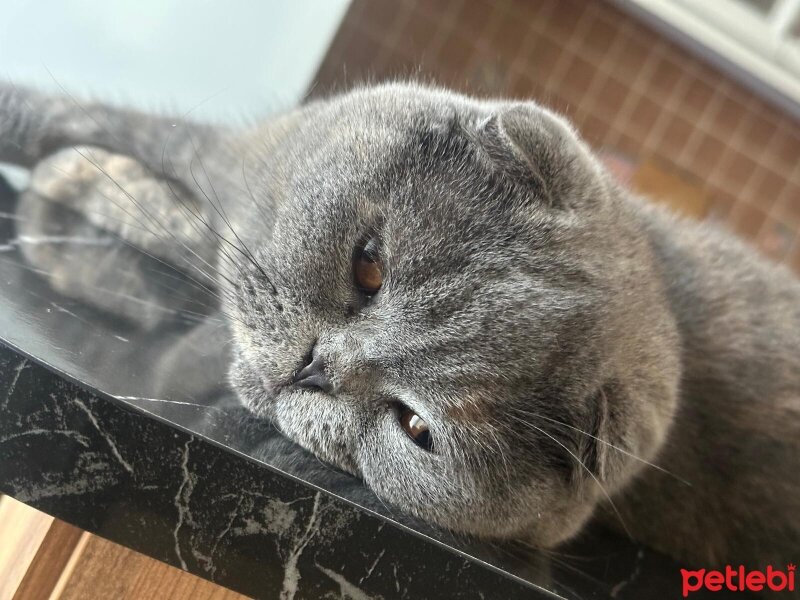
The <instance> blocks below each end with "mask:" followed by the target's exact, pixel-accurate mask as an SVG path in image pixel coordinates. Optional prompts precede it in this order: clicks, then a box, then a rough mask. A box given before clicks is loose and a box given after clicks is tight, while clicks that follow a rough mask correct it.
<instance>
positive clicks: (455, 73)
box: [314, 0, 800, 272]
mask: <svg viewBox="0 0 800 600" xmlns="http://www.w3.org/2000/svg"><path fill="white" fill-rule="evenodd" d="M398 76H399V77H416V78H420V79H423V80H428V81H437V82H441V83H443V84H446V85H448V86H451V87H455V88H458V89H462V90H465V91H469V92H472V93H483V94H500V95H506V96H513V97H517V98H535V99H538V100H540V101H541V102H544V103H545V104H548V105H550V106H551V107H554V108H555V109H557V110H559V111H560V112H562V113H564V114H566V115H567V116H568V117H570V118H571V119H572V120H573V122H575V123H576V125H577V126H578V128H579V129H580V130H581V132H582V133H583V135H584V136H585V137H586V138H587V139H588V140H589V141H590V142H591V143H592V144H593V145H594V146H595V147H596V148H598V149H603V150H606V151H609V150H611V151H613V152H615V153H619V154H621V155H622V156H623V157H627V158H626V160H632V161H633V162H639V161H647V162H656V163H658V164H660V165H663V166H664V168H666V169H668V170H674V171H675V172H676V173H678V174H679V175H680V177H681V178H682V179H683V180H688V181H692V182H695V183H696V185H697V186H700V187H702V188H703V191H704V193H705V194H706V195H707V197H708V198H709V200H710V211H709V216H708V218H712V219H717V220H719V221H721V222H723V223H724V224H725V225H727V226H729V227H730V228H732V229H733V230H734V231H736V232H738V233H739V234H741V235H742V236H744V237H746V238H748V239H750V240H752V241H753V242H754V243H755V244H756V245H757V246H758V247H759V248H760V249H761V250H762V251H764V252H765V253H766V254H768V255H769V256H771V257H773V258H774V259H775V260H778V261H782V262H786V263H787V264H790V265H791V266H792V267H793V268H794V269H795V270H796V271H798V272H800V123H798V122H797V121H795V120H793V119H792V118H791V117H789V116H788V115H785V114H783V113H781V112H780V111H779V110H778V109H776V108H775V107H774V106H772V105H771V104H768V103H767V102H766V101H764V100H761V99H760V98H759V97H758V96H756V95H754V94H753V93H751V92H750V91H749V90H747V89H746V88H743V87H742V86H740V85H739V84H738V83H736V82H735V81H733V80H731V79H729V78H728V77H726V76H724V75H722V74H721V73H719V72H717V71H716V70H714V69H713V68H712V67H710V66H708V65H706V64H705V63H704V62H703V61H701V60H700V59H698V58H696V57H695V56H694V55H692V54H690V53H688V52H686V51H684V50H683V49H681V48H679V47H678V46H676V45H675V44H674V43H672V42H670V41H669V40H667V39H665V38H664V37H662V36H660V35H659V34H657V33H656V32H655V31H653V30H651V29H648V28H647V27H646V26H645V25H643V24H642V23H641V22H640V21H638V20H636V19H634V18H632V17H630V16H628V15H627V14H626V13H624V12H623V11H621V10H620V9H618V8H617V7H616V6H614V5H613V4H611V3H609V2H608V1H607V0H499V1H491V2H490V1H488V0H354V2H353V5H352V7H351V9H350V11H349V13H348V14H347V16H346V18H345V20H344V23H343V25H342V27H341V29H340V31H339V32H338V34H337V36H336V38H335V40H334V43H333V45H332V47H331V50H330V52H329V54H328V56H327V58H326V60H325V62H324V63H323V65H322V67H321V69H320V71H319V73H318V81H317V85H316V87H315V89H314V93H322V92H326V91H330V90H331V89H342V88H346V87H347V86H349V85H351V84H353V83H356V82H362V81H364V80H366V79H376V80H380V79H384V78H386V77H398Z"/></svg>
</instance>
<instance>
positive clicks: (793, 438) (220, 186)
mask: <svg viewBox="0 0 800 600" xmlns="http://www.w3.org/2000/svg"><path fill="white" fill-rule="evenodd" d="M73 147H75V149H73ZM0 160H4V161H8V162H12V163H15V164H18V165H22V166H26V167H28V168H31V169H33V177H32V182H31V188H30V190H29V193H30V194H32V197H31V198H29V200H28V201H27V203H26V201H25V199H24V198H23V202H22V207H25V206H27V207H28V208H27V209H25V210H29V211H31V212H30V214H29V215H28V216H29V218H28V219H27V220H26V222H28V223H29V225H28V226H30V227H34V228H36V227H39V228H42V227H44V225H43V223H46V221H47V210H45V209H43V208H42V206H44V205H41V204H40V205H35V204H34V202H35V199H34V197H41V198H45V199H46V201H47V202H55V203H61V204H63V205H66V206H69V207H70V209H71V210H73V211H75V212H77V213H79V214H82V215H84V216H85V217H86V219H88V220H90V221H92V222H93V223H94V225H95V226H97V227H101V228H106V229H108V230H112V231H114V232H116V233H117V234H119V235H122V236H123V237H125V238H126V239H129V240H130V241H131V243H132V244H133V245H135V246H138V247H140V248H142V249H144V250H147V251H148V252H151V253H153V254H154V255H156V256H158V257H160V258H161V259H162V260H165V261H169V262H170V263H171V264H175V265H179V266H180V268H182V269H184V270H185V272H186V273H187V274H189V275H191V276H192V277H193V278H194V280H195V281H196V282H197V285H198V286H202V287H203V288H205V289H212V290H213V291H214V294H215V295H218V296H219V298H220V302H221V310H222V312H223V314H224V315H225V316H226V318H227V322H228V325H229V328H230V331H231V333H232V335H233V339H234V343H233V349H232V351H233V359H232V362H231V366H230V372H229V380H230V383H231V385H232V386H233V387H234V388H235V390H236V391H237V393H238V396H239V398H240V399H241V402H242V403H243V404H244V405H245V406H246V407H247V408H248V409H249V411H251V413H252V414H253V415H255V416H256V417H258V418H260V419H267V420H269V421H270V422H272V423H273V424H274V425H275V427H277V428H278V429H279V430H280V431H281V432H283V433H284V434H285V435H286V436H287V437H288V438H290V439H291V440H294V441H295V442H297V443H298V444H300V445H301V446H302V447H304V448H306V449H307V450H310V451H311V452H313V453H314V454H316V455H317V456H318V457H319V458H321V459H322V460H323V461H326V462H327V463H329V464H331V465H334V466H335V467H338V468H339V469H342V470H344V471H346V472H349V473H351V474H353V475H355V476H357V477H359V478H361V479H363V481H364V482H365V483H366V485H367V486H368V487H369V488H370V489H372V490H373V491H374V492H375V493H376V494H377V495H378V496H379V497H380V498H381V499H382V500H383V501H385V502H387V503H389V504H391V505H394V506H396V507H398V508H400V509H402V510H404V511H407V512H408V513H410V514H412V515H414V516H416V517H418V518H420V519H423V520H425V521H428V522H431V523H433V524H435V525H437V526H440V527H443V528H445V529H449V530H453V531H456V532H460V533H466V534H471V535H475V536H478V537H479V538H489V539H516V540H522V541H524V542H526V543H529V544H531V545H533V546H537V547H541V548H550V547H553V546H556V545H558V544H560V543H562V542H564V541H565V540H568V539H570V538H571V537H573V536H575V535H576V534H577V533H578V532H580V531H581V530H582V528H583V527H584V526H585V525H586V524H587V522H588V521H589V520H590V519H591V518H592V517H595V518H597V519H599V520H601V521H604V522H607V523H608V524H610V525H612V526H614V527H617V528H619V529H621V530H622V531H624V532H626V533H627V534H628V535H630V536H632V537H633V538H634V539H637V540H639V541H641V542H643V543H646V544H648V545H650V546H652V547H654V548H656V549H659V550H661V551H664V552H666V553H668V554H670V555H671V556H673V557H675V558H676V559H678V560H679V561H682V562H684V563H687V564H689V565H693V566H695V567H697V568H699V567H709V568H710V567H713V566H718V565H724V564H726V563H732V564H739V563H743V564H746V565H748V566H749V567H758V566H760V565H766V564H770V563H772V564H778V565H781V564H784V563H785V562H786V561H789V560H796V556H797V554H796V552H797V550H798V548H800V521H799V520H798V519H797V514H798V513H800V481H798V479H797V473H798V472H800V471H799V469H800V282H798V280H797V279H796V278H795V277H794V276H793V274H792V273H790V272H789V271H788V270H787V269H785V268H783V267H779V266H775V265H773V264H771V263H769V262H767V261H766V260H764V259H762V258H760V257H759V256H757V254H756V253H755V252H754V251H753V250H751V249H750V248H748V247H746V246H745V245H744V244H743V243H741V242H739V241H737V240H735V239H734V238H733V237H732V236H730V235H728V234H726V233H723V232H722V231H719V230H717V229H715V228H713V227H712V226H710V225H706V224H697V223H693V222H687V221H684V220H680V219H678V218H677V217H675V216H672V215H670V214H668V213H667V212H665V211H664V210H663V209H661V208H658V207H655V206H654V205H652V204H651V203H649V202H648V201H646V200H644V199H642V198H639V197H637V196H636V195H635V194H633V193H632V192H631V191H629V190H627V189H625V188H624V187H622V186H621V185H620V184H618V183H617V182H615V180H614V179H613V178H612V177H611V176H610V175H609V174H608V173H607V172H606V171H605V169H604V167H603V166H602V165H601V163H600V162H599V161H598V159H597V158H596V157H595V155H594V154H593V153H592V151H591V150H590V148H589V147H588V146H587V144H586V143H585V142H583V141H582V140H581V139H580V137H579V136H578V134H577V132H576V131H575V130H574V129H573V128H572V127H571V126H570V125H569V124H568V122H567V121H566V120H565V119H564V118H563V117H561V116H559V115H557V114H556V113H554V112H552V111H550V110H548V109H546V108H544V107H542V106H540V105H538V104H536V103H534V102H518V101H510V100H502V99H488V100H484V99H474V98H470V97H467V96H463V95H460V94H457V93H454V92H451V91H447V90H445V89H440V88H435V87H429V86H424V85H419V84H416V83H405V82H393V83H386V84H380V85H370V86H365V87H359V88H356V89H353V90H351V91H348V92H346V93H343V94H340V95H335V96H332V97H330V98H326V99H322V100H317V101H313V102H309V103H307V104H305V105H302V106H300V107H298V108H296V109H293V110H291V111H289V112H287V113H285V114H283V115H280V116H278V117H275V118H273V119H270V120H268V121H267V122H265V123H263V124H260V125H259V126H258V127H255V128H252V129H246V130H241V131H239V130H228V129H224V128H220V127H210V126H205V125H201V124H191V123H188V122H186V121H185V120H182V119H177V120H175V119H170V118H165V117H157V116H153V115H147V114H143V113H137V112H132V111H125V110H121V109H117V108H113V107H109V106H106V105H101V104H88V105H83V104H77V103H75V102H74V101H73V100H72V99H70V98H62V97H48V96H45V95H42V94H39V93H37V92H35V91H31V90H27V89H22V88H18V87H14V86H11V85H5V86H2V87H0ZM110 196H113V197H114V201H113V202H112V203H109V197H110ZM126 203H127V207H126ZM35 206H39V208H31V207H35ZM131 206H134V207H135V210H134V211H133V213H135V218H133V221H132V220H131V218H132V217H130V212H131ZM101 208H102V210H101ZM23 209H24V208H23ZM110 213H112V216H108V215H109V214H110ZM103 215H105V216H103ZM177 216H180V218H177ZM151 217H152V218H151ZM165 218H170V219H171V221H170V223H171V224H170V225H169V227H168V228H163V229H160V228H159V226H158V223H159V222H163V220H164V219H165ZM134 221H135V222H136V223H138V224H139V225H142V224H143V223H144V224H145V225H148V227H144V229H145V230H146V231H145V232H144V233H143V232H141V231H137V228H136V227H135V226H134V225H135V223H134ZM152 230H155V231H152ZM37 252H39V253H38V254H37ZM27 255H28V258H29V260H31V262H33V263H34V264H39V265H45V266H49V267H53V266H54V265H55V264H56V263H57V261H58V260H59V257H58V256H57V255H53V254H52V253H51V254H43V253H42V251H38V250H36V249H33V248H32V249H28V250H27ZM87 271H92V269H87ZM71 276H72V277H74V278H76V279H78V280H79V281H85V279H86V278H87V277H88V278H91V277H92V276H93V275H92V274H91V273H73V274H72V275H71ZM67 279H69V276H67ZM54 285H61V289H68V291H69V292H70V293H71V294H72V295H76V296H81V297H83V298H84V299H86V300H87V301H90V302H96V303H101V304H102V301H101V300H100V299H98V298H96V297H95V296H96V294H93V293H92V291H91V289H92V288H91V287H87V286H85V285H75V284H74V282H73V283H71V284H70V283H65V282H63V281H61V282H60V284H59V282H58V281H54ZM105 308H107V309H113V307H110V306H106V307H105ZM126 310H127V311H128V312H127V313H126V314H127V316H128V317H130V318H132V319H134V320H135V319H139V320H140V321H141V322H143V323H144V325H145V326H151V327H152V326H155V325H154V323H156V321H157V318H155V317H153V316H152V315H141V314H139V313H137V312H136V311H137V309H136V308H135V307H129V308H128V309H126Z"/></svg>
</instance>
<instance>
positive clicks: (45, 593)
mask: <svg viewBox="0 0 800 600" xmlns="http://www.w3.org/2000/svg"><path fill="white" fill-rule="evenodd" d="M142 598H169V599H170V600H190V599H191V600H241V599H244V598H245V596H242V595H240V594H237V593H235V592H231V591H230V590H226V589H225V588H222V587H220V586H218V585H216V584H213V583H211V582H209V581H206V580H205V579H201V578H199V577H195V576H194V575H190V574H188V573H184V572H183V571H181V570H180V569H176V568H174V567H171V566H169V565H166V564H164V563H162V562H159V561H157V560H154V559H152V558H149V557H147V556H144V555H143V554H139V553H138V552H134V551H132V550H129V549H128V548H125V547H123V546H119V545H118V544H114V543H112V542H109V541H108V540H104V539H102V538H99V537H97V536H95V535H92V534H90V533H87V532H85V531H81V530H80V529H77V528H75V527H73V526H72V525H68V524H67V523H64V522H63V521H59V520H58V519H54V518H53V517H51V516H49V515H46V514H44V513H41V512H39V511H37V510H35V509H33V508H30V507H29V506H26V505H24V504H21V503H20V502H17V501H16V500H13V499H11V498H9V497H8V496H3V497H0V600H12V599H13V600H106V599H108V600H141V599H142Z"/></svg>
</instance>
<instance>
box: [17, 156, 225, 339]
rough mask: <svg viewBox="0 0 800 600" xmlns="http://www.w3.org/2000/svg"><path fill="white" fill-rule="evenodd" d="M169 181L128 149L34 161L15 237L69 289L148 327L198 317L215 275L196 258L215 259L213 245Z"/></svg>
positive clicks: (210, 303)
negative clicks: (121, 152) (192, 221)
mask: <svg viewBox="0 0 800 600" xmlns="http://www.w3.org/2000/svg"><path fill="white" fill-rule="evenodd" d="M171 187H172V186H171V184H169V183H167V182H166V181H164V180H160V179H158V178H156V177H155V176H153V175H152V174H150V173H148V172H147V171H146V170H145V169H144V168H143V167H142V166H141V165H140V164H139V163H137V162H136V161H134V160H132V159H130V158H128V157H125V156H120V155H114V154H111V153H109V152H106V151H104V150H101V149H96V148H86V147H84V148H77V149H69V150H63V151H61V152H58V153H56V154H54V155H52V156H50V157H48V158H47V159H45V160H43V161H42V162H40V163H39V164H38V165H36V167H35V168H34V170H33V172H32V177H31V184H30V187H29V189H28V190H26V191H25V192H23V193H22V194H21V196H20V199H19V204H18V207H17V219H16V223H17V238H16V242H17V244H18V246H19V248H20V250H21V251H22V254H23V256H24V257H25V259H26V260H27V261H28V263H29V264H30V266H31V267H33V268H34V269H35V270H36V271H37V272H39V273H40V274H41V275H42V276H43V277H45V278H46V279H47V280H48V281H49V283H50V284H51V285H52V286H53V288H55V289H56V290H57V291H59V292H60V293H62V294H64V295H65V296H68V297H70V298H74V299H77V300H81V301H83V302H86V303H87V304H90V305H92V306H94V307H96V308H100V309H102V310H103V311H105V312H108V313H111V314H113V315H116V316H119V317H123V318H124V319H126V320H128V321H132V322H134V323H135V324H137V325H139V326H142V327H144V328H147V329H152V328H154V327H156V326H157V325H159V324H160V323H163V322H164V321H165V320H174V319H179V320H183V319H186V318H195V317H199V316H201V315H204V314H206V313H208V312H209V311H210V310H212V309H213V308H214V304H215V301H214V294H213V283H212V282H211V281H210V280H209V279H208V278H206V277H204V275H203V274H202V273H201V272H200V271H199V270H198V269H195V268H193V267H192V266H191V265H192V264H195V265H196V264H198V262H200V264H202V262H201V261H207V262H208V263H210V264H213V261H214V251H215V248H214V246H213V244H211V243H210V242H209V239H208V236H202V235H201V230H200V228H199V227H197V225H196V224H194V225H192V226H190V225H188V223H189V221H187V217H186V216H185V215H184V214H183V212H182V211H183V210H184V209H186V210H189V207H190V206H191V204H190V203H191V202H193V200H192V199H191V198H181V197H180V196H176V195H175V194H176V193H178V192H173V190H172V189H171ZM178 202H182V203H183V204H182V205H179V204H178ZM189 261H192V262H189Z"/></svg>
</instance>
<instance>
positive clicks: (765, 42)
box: [616, 0, 800, 117]
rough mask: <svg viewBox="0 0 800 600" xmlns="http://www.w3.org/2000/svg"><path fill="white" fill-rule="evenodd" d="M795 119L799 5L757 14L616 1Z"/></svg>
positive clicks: (671, 2) (691, 1)
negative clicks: (795, 31)
mask: <svg viewBox="0 0 800 600" xmlns="http://www.w3.org/2000/svg"><path fill="white" fill-rule="evenodd" d="M616 1H617V3H618V4H620V5H622V6H624V7H626V8H628V9H630V10H631V11H632V12H634V13H636V14H638V15H639V16H641V17H644V18H645V20H647V21H649V22H650V23H651V24H653V25H655V26H656V27H659V28H660V29H662V30H664V31H665V32H666V33H668V34H672V36H673V37H675V38H676V39H677V41H679V42H682V43H683V44H684V45H686V46H689V47H692V48H693V49H695V50H699V51H700V52H701V53H703V54H704V55H706V56H707V57H708V58H709V59H711V60H712V61H713V62H716V63H717V64H718V66H721V67H722V68H723V69H724V70H726V71H728V72H730V73H731V74H733V75H735V76H739V78H740V79H741V80H743V81H744V82H745V83H746V84H750V85H751V86H752V87H755V88H757V89H758V91H761V92H763V93H765V94H766V95H767V96H769V97H771V98H772V99H773V100H775V101H777V102H779V103H780V104H781V105H782V106H783V107H784V108H787V109H788V110H789V111H790V112H792V113H793V114H794V115H796V116H798V117H800V41H798V40H797V39H792V38H790V36H789V28H790V27H791V25H792V23H794V22H796V19H797V18H799V17H798V15H800V0H777V1H776V2H775V4H774V5H773V7H772V8H771V9H770V10H769V12H768V13H766V14H762V13H759V12H758V11H757V10H756V9H754V8H750V7H747V6H745V5H744V4H743V3H741V2H738V1H737V0H616Z"/></svg>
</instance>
